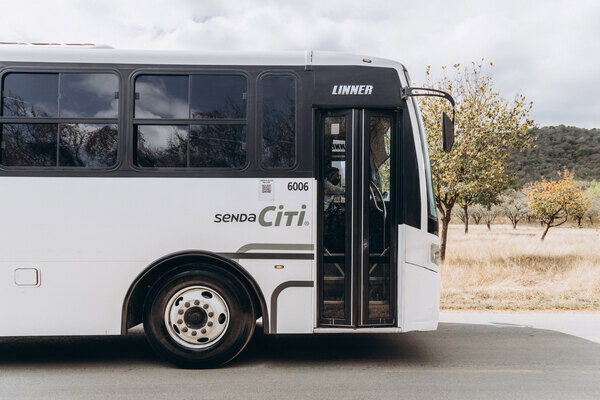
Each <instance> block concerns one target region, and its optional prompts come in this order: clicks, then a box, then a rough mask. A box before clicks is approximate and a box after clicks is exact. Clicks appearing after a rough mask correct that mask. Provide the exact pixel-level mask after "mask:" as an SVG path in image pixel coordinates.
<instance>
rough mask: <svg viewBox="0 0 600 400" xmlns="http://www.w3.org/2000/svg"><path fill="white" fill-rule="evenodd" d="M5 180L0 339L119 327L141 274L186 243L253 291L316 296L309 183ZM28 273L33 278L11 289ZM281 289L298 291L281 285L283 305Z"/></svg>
mask: <svg viewBox="0 0 600 400" xmlns="http://www.w3.org/2000/svg"><path fill="white" fill-rule="evenodd" d="M290 182H298V184H296V185H289V184H290ZM304 183H307V185H304ZM288 186H289V187H290V188H291V189H292V190H290V189H288ZM0 187H1V188H2V196H0V209H1V210H2V218H1V223H0V243H1V244H2V245H1V247H0V303H1V304H0V320H1V321H2V323H0V336H16V335H32V336H34V335H96V334H119V333H120V332H121V314H122V309H123V301H124V298H125V296H126V293H127V291H128V289H129V287H130V285H131V284H132V282H133V281H134V280H135V278H136V277H137V276H138V274H140V273H141V272H142V271H143V270H144V269H145V268H146V267H147V266H148V265H150V264H151V263H152V262H154V261H155V260H157V259H160V258H161V257H164V256H165V255H168V254H172V253H176V252H180V251H184V250H206V251H212V252H215V253H221V254H224V255H226V256H227V257H230V258H232V259H234V260H236V261H238V262H239V263H240V264H241V265H243V266H247V268H248V269H249V271H250V272H251V274H252V275H253V277H254V279H255V280H256V282H257V283H258V285H259V287H261V288H263V287H269V285H270V287H273V288H277V287H279V286H280V285H281V284H284V283H286V282H291V283H288V285H290V288H291V287H293V286H294V285H296V286H297V287H303V288H306V289H302V290H303V292H302V293H303V295H302V296H303V297H304V300H303V302H304V304H306V303H311V301H312V298H313V294H312V292H311V290H312V289H311V288H310V287H312V286H313V281H312V279H313V277H312V273H313V272H312V271H313V268H314V263H313V260H314V247H315V246H314V241H313V234H312V232H313V226H312V225H313V223H314V222H313V211H312V210H313V204H312V199H313V185H312V180H311V179H292V178H276V179H270V180H261V179H257V178H228V179H218V178H210V179H209V178H132V177H128V178H109V177H103V178H89V177H88V178H84V177H81V178H78V177H69V178H67V177H65V178H48V177H1V178H0ZM267 188H268V190H267ZM294 188H295V189H299V188H302V190H293V189H294ZM303 206H305V207H303ZM286 213H287V214H286ZM303 213H304V214H303ZM261 221H262V222H261ZM256 253H260V254H256ZM284 253H285V255H284ZM279 255H281V257H280V256H279ZM275 265H283V266H284V268H283V269H276V268H274V266H275ZM23 268H26V269H29V270H37V271H39V285H31V286H19V285H17V283H19V284H23V282H21V281H20V280H16V279H15V278H18V277H16V276H15V274H17V273H18V272H17V270H19V269H23ZM25 283H28V282H27V281H26V282H25ZM308 285H310V287H309V286H308ZM273 290H275V289H273ZM288 290H290V292H288V293H289V294H291V293H296V292H298V291H295V290H294V291H292V290H291V289H280V297H281V299H282V301H284V302H286V304H287V303H289V301H288V300H289V298H288V296H289V294H287V293H286V291H288ZM271 294H272V293H269V294H267V293H265V294H264V295H265V299H266V301H267V302H268V303H270V299H271ZM280 310H281V307H280ZM290 311H291V312H292V311H294V310H290ZM295 311H298V312H299V313H301V315H300V316H299V319H300V320H302V321H306V322H303V324H306V325H308V324H310V325H312V318H313V315H312V313H311V314H310V315H306V310H304V309H302V310H295ZM285 324H288V323H287V322H286V323H285ZM285 324H284V325H285ZM303 326H304V325H303ZM282 329H283V330H286V329H288V328H285V326H283V327H282ZM289 329H298V327H297V326H296V325H294V327H293V328H289ZM303 329H304V328H303ZM306 329H308V328H306Z"/></svg>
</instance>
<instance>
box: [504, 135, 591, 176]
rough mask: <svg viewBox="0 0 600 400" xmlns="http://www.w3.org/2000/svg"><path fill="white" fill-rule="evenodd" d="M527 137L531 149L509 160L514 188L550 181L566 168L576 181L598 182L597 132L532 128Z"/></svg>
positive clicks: (514, 155) (509, 170)
mask: <svg viewBox="0 0 600 400" xmlns="http://www.w3.org/2000/svg"><path fill="white" fill-rule="evenodd" d="M530 134H531V135H532V136H534V137H535V139H534V143H535V145H534V146H533V147H532V148H530V149H528V150H525V151H524V152H522V153H516V154H513V155H512V156H511V159H510V162H509V168H508V172H510V173H515V174H516V177H517V182H515V184H516V186H521V185H523V184H525V183H527V182H531V181H535V180H539V179H541V178H542V177H545V178H548V179H553V178H554V177H556V176H557V172H558V171H561V170H562V169H563V168H565V167H566V168H568V169H569V170H570V171H573V172H574V173H575V178H576V179H579V180H586V181H591V180H594V179H595V180H600V129H584V128H576V127H573V126H564V125H559V126H546V127H543V128H534V129H532V130H531V131H530Z"/></svg>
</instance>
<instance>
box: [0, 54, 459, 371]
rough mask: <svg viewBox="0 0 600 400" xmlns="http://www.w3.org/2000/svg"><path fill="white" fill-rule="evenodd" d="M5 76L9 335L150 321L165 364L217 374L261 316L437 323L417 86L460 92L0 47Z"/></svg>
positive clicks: (330, 74) (300, 327) (299, 68)
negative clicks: (214, 370)
mask: <svg viewBox="0 0 600 400" xmlns="http://www.w3.org/2000/svg"><path fill="white" fill-rule="evenodd" d="M0 82H1V85H2V87H1V90H2V107H1V116H0V129H1V131H0V132H1V146H0V210H2V217H1V218H0V244H1V245H0V246H1V247H0V273H1V279H0V320H1V321H2V323H0V336H41V335H119V334H126V333H127V332H128V330H129V329H130V328H131V327H134V326H136V325H139V324H141V323H143V326H144V330H145V333H146V336H147V338H148V341H149V343H150V345H151V346H152V348H153V349H154V350H155V351H156V352H157V353H159V354H160V355H161V356H163V357H165V358H166V359H168V360H170V361H171V362H173V363H175V364H177V365H179V366H183V367H211V366H217V365H221V364H224V363H226V362H228V361H230V360H231V359H233V358H234V357H235V356H236V355H237V354H239V353H240V352H241V351H242V350H243V349H244V347H245V346H246V344H247V343H248V341H249V340H250V337H251V336H252V334H253V332H254V329H255V326H259V327H260V328H259V329H263V330H264V333H265V334H287V333H296V334H297V333H304V334H309V333H361V332H370V333H372V332H385V333H389V332H407V331H412V330H434V329H436V328H437V323H438V305H439V294H440V277H439V274H438V249H439V240H438V237H437V230H438V224H437V217H436V207H435V203H434V200H433V193H432V186H431V175H430V172H429V160H428V156H427V144H426V141H425V137H424V133H423V127H422V123H421V122H420V117H419V111H418V109H417V104H416V100H415V99H414V97H413V96H414V95H424V94H432V95H437V96H441V97H446V98H448V99H449V100H451V101H452V99H451V97H450V96H449V95H448V94H446V93H433V92H428V93H423V92H418V93H421V94H417V92H415V91H414V89H415V88H410V79H409V77H408V74H407V71H406V69H405V68H404V66H403V65H402V64H400V63H397V62H394V61H389V60H384V59H377V58H365V57H363V56H354V55H344V54H334V53H324V52H312V51H308V52H291V53H269V54H259V53H208V54H207V53H197V52H181V51H130V50H115V49H111V48H106V47H97V46H69V45H61V46H58V45H40V44H38V45H31V44H29V45H28V44H2V45H0ZM443 118H444V122H445V128H444V130H445V131H444V138H445V139H446V141H447V143H446V146H445V147H447V148H449V147H451V144H452V139H453V121H450V119H449V118H448V117H447V116H446V115H444V117H443ZM260 319H262V325H261V324H260V323H259V324H257V321H258V320H260ZM259 322H260V321H259Z"/></svg>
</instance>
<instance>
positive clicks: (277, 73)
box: [256, 69, 302, 173]
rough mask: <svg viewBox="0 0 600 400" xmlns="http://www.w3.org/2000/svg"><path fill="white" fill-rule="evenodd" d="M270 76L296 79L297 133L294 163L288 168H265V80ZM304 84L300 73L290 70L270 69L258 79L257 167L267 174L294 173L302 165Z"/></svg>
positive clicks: (295, 122)
mask: <svg viewBox="0 0 600 400" xmlns="http://www.w3.org/2000/svg"><path fill="white" fill-rule="evenodd" d="M269 76H291V77H293V78H294V83H295V99H294V101H295V110H296V112H295V114H294V125H295V128H296V129H295V131H294V163H293V164H292V165H291V166H290V167H287V168H268V167H265V166H264V164H263V149H264V135H263V84H262V83H263V79H264V78H266V77H269ZM301 82H302V80H301V77H300V76H299V75H298V73H297V72H296V71H294V70H289V69H276V70H275V69H270V70H265V71H262V72H261V73H260V74H259V75H258V76H257V77H256V90H257V105H256V108H257V118H256V137H257V142H258V143H257V150H256V157H257V160H256V162H257V164H258V165H257V167H258V169H259V170H260V171H263V172H265V173H273V172H277V171H282V172H289V171H293V170H295V169H296V168H298V166H299V164H300V157H299V151H298V146H299V140H298V137H299V136H300V129H299V128H300V119H299V114H300V113H301V112H302V109H301V107H300V106H301V104H300V103H301V99H302V97H301V96H300V90H301V85H300V83H301Z"/></svg>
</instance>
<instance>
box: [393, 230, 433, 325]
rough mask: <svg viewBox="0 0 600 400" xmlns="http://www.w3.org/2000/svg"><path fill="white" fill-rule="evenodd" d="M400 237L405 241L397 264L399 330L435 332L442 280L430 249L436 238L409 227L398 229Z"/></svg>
mask: <svg viewBox="0 0 600 400" xmlns="http://www.w3.org/2000/svg"><path fill="white" fill-rule="evenodd" d="M399 238H400V240H403V241H404V244H403V246H402V247H403V248H404V252H405V262H404V263H403V264H399V265H402V272H401V274H400V275H401V276H402V278H401V281H400V282H401V284H400V285H399V286H400V287H401V290H400V294H401V295H400V299H401V302H402V304H400V307H401V310H402V313H401V319H400V321H401V323H400V328H402V331H404V332H408V331H413V330H420V331H427V330H435V329H437V325H438V320H439V307H440V289H441V280H440V275H439V272H438V266H437V264H435V263H434V262H433V260H432V255H431V249H432V246H434V247H435V248H439V238H438V237H437V236H435V235H432V234H430V233H427V232H426V231H422V230H420V229H416V228H413V227H411V226H408V225H401V226H400V232H399ZM436 244H437V245H438V247H436V246H435V245H436ZM402 247H401V248H402Z"/></svg>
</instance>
